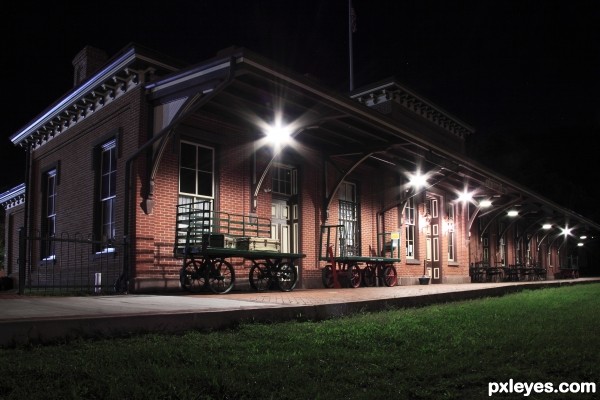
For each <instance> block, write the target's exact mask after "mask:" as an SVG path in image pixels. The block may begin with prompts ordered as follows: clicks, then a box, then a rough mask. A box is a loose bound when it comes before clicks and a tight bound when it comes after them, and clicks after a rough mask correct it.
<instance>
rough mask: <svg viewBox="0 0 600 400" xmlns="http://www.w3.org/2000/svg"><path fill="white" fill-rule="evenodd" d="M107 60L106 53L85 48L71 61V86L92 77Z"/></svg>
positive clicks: (89, 47)
mask: <svg viewBox="0 0 600 400" xmlns="http://www.w3.org/2000/svg"><path fill="white" fill-rule="evenodd" d="M106 60H108V56H107V54H106V52H104V51H103V50H100V49H97V48H95V47H92V46H85V47H84V48H83V50H81V51H80V52H79V53H77V55H76V56H75V58H74V59H73V69H74V74H73V86H78V85H79V84H80V83H81V82H83V81H85V80H86V79H87V78H89V77H90V76H92V75H93V74H94V73H95V72H96V71H98V70H99V69H100V67H102V66H103V65H104V64H105V63H106Z"/></svg>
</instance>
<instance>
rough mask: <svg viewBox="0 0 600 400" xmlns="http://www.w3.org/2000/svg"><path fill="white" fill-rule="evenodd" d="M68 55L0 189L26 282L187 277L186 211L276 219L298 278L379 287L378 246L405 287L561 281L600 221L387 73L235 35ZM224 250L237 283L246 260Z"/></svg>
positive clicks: (163, 282) (167, 284)
mask: <svg viewBox="0 0 600 400" xmlns="http://www.w3.org/2000/svg"><path fill="white" fill-rule="evenodd" d="M73 67H74V86H73V88H72V89H71V91H70V92H68V93H67V94H66V95H65V96H63V97H62V98H59V99H57V101H56V102H55V103H54V104H52V105H50V106H49V107H48V108H47V109H45V110H43V111H42V112H41V113H40V114H39V115H38V116H35V117H33V118H32V120H31V121H30V123H28V124H27V125H26V126H24V127H23V128H22V129H20V130H19V131H18V132H15V133H14V135H13V136H12V137H11V141H12V143H13V144H14V145H15V146H17V147H19V148H21V149H22V151H25V152H26V153H27V165H26V166H23V167H24V168H26V170H27V173H26V181H25V182H24V183H23V185H19V186H18V187H16V188H14V189H11V190H9V191H7V192H5V193H3V194H0V203H1V204H2V205H3V206H4V208H5V210H6V232H5V235H6V243H7V245H6V248H7V251H6V255H5V263H6V272H7V274H8V275H9V277H12V278H13V279H14V280H15V285H18V286H19V287H21V288H24V287H32V288H33V287H48V286H52V287H54V286H58V287H63V286H66V287H68V286H70V285H74V286H83V287H86V286H90V287H93V288H95V289H97V290H103V291H110V290H111V288H113V287H114V283H115V282H116V281H117V280H119V278H121V279H122V277H123V276H126V281H125V285H126V286H127V290H129V291H131V292H148V291H163V290H179V288H180V285H181V269H182V266H183V265H182V263H183V262H185V257H183V258H184V260H182V257H181V253H179V254H178V248H179V249H181V243H179V241H180V240H182V238H184V237H183V236H178V232H180V228H181V225H182V220H181V219H180V217H181V210H183V209H187V210H192V209H193V210H202V211H207V212H209V213H210V215H211V216H215V215H218V216H219V218H218V223H216V222H215V220H213V222H212V223H213V225H212V226H211V227H209V228H208V229H209V230H210V231H211V232H210V233H211V235H212V233H214V234H215V235H217V234H218V235H222V236H223V237H224V238H225V240H227V238H228V237H229V236H231V237H235V238H239V237H240V236H241V237H243V236H246V234H245V232H244V231H241V233H240V231H239V230H238V231H234V228H232V225H231V224H234V223H241V224H242V225H243V227H244V229H245V227H246V225H248V226H250V227H252V226H254V225H256V224H257V223H258V221H266V227H267V229H266V232H268V234H267V235H265V236H268V238H267V239H272V240H274V241H275V242H276V243H277V248H276V249H275V251H278V252H281V253H285V254H297V255H299V256H298V257H296V258H293V260H292V261H293V264H294V265H293V267H294V268H295V269H296V271H297V283H296V285H295V287H298V288H318V287H324V285H325V286H327V284H328V283H327V282H325V280H326V279H325V278H326V276H325V273H324V271H326V270H327V268H330V269H331V268H333V270H334V271H336V272H335V274H336V284H339V285H341V286H347V285H348V282H347V281H348V279H349V276H348V275H349V274H346V273H345V270H346V269H349V268H353V269H356V270H357V271H359V272H360V274H361V276H363V278H362V280H360V279H359V284H358V285H357V284H355V283H354V284H350V286H360V284H367V283H374V284H378V282H372V281H370V282H367V280H366V279H364V274H365V272H364V271H365V270H368V268H369V267H370V266H372V263H373V262H375V263H376V262H377V261H376V260H377V259H380V258H381V259H385V260H387V261H386V265H387V264H393V267H394V269H395V275H396V276H395V281H394V284H398V285H413V284H419V283H420V279H419V278H423V277H427V278H428V279H427V281H428V282H429V283H430V284H444V283H469V282H473V281H478V280H492V279H493V280H508V279H555V278H559V277H560V276H562V275H561V274H569V273H576V271H577V267H578V260H579V263H581V257H578V250H577V249H578V247H577V244H578V243H582V244H583V245H584V246H585V240H586V239H585V238H586V237H587V238H591V237H592V236H593V235H596V234H597V233H598V231H600V225H599V224H597V223H596V222H594V221H592V220H590V219H588V218H586V217H585V216H582V215H579V214H578V213H576V212H575V211H573V210H569V209H566V208H564V207H562V206H561V205H559V204H556V203H555V202H553V201H552V200H550V199H547V198H545V197H543V196H541V195H539V194H537V193H535V192H533V191H531V190H530V189H528V188H527V187H524V186H522V185H520V184H518V183H516V182H514V181H512V180H511V179H509V178H506V177H504V176H502V175H500V174H498V173H496V172H495V171H493V170H490V169H489V168H487V167H484V166H482V165H481V164H479V163H478V162H476V161H475V160H473V159H471V158H469V156H468V154H467V152H466V143H467V140H469V137H470V136H471V135H475V134H476V132H475V129H474V128H473V127H471V126H469V125H468V124H467V123H465V122H463V121H461V120H460V119H459V118H458V117H456V116H453V115H451V114H450V113H448V112H446V111H445V110H444V109H443V108H442V107H440V106H438V105H436V104H434V103H433V102H431V101H429V100H428V99H426V98H424V97H422V96H420V95H419V94H418V93H417V92H415V91H413V90H411V89H409V88H407V87H406V86H404V85H403V84H402V82H399V81H398V80H396V79H395V78H389V79H384V80H381V81H379V82H374V83H373V84H371V85H368V86H365V87H361V88H357V89H356V90H353V91H352V92H351V93H339V92H336V91H333V90H330V89H328V88H327V87H326V86H324V85H323V84H322V83H320V82H317V81H315V80H313V79H311V78H309V77H306V76H304V75H301V74H298V73H296V72H294V71H289V70H287V69H285V68H282V67H279V66H277V65H275V64H274V63H273V62H272V61H270V60H268V59H265V58H263V57H261V56H260V55H258V54H255V53H253V52H251V51H249V50H246V49H242V48H229V49H224V50H223V51H221V52H219V53H218V54H217V55H216V56H215V57H214V58H212V59H209V60H206V61H202V62H200V63H198V64H195V65H191V66H186V65H181V64H179V63H177V62H173V61H171V59H170V58H168V57H165V56H164V55H162V54H159V53H156V52H154V51H152V50H150V49H147V48H144V47H142V46H139V45H136V44H131V45H129V46H127V47H125V48H124V49H123V50H121V51H120V52H119V53H118V54H116V55H114V56H113V57H111V58H108V57H106V55H105V54H104V53H103V52H102V51H100V50H98V49H95V48H93V47H86V48H84V49H83V50H82V51H81V52H80V53H79V54H78V55H77V56H76V57H75V59H74V60H73ZM189 224H191V222H190V221H188V225H189ZM228 224H229V225H228ZM204 228H206V227H204ZM333 231H335V232H334V233H333V236H331V235H332V232H333ZM211 235H209V237H212V236H211ZM249 236H252V235H249ZM257 236H260V235H257ZM19 237H20V243H21V245H19ZM327 237H329V239H327ZM331 238H333V239H331ZM220 246H221V247H224V248H226V247H227V245H226V244H225V243H222V244H221V245H220ZM223 257H224V259H227V260H228V263H230V264H231V265H232V266H233V268H234V270H235V286H236V287H239V288H244V287H245V284H246V283H247V282H248V276H249V273H250V268H251V266H252V265H253V264H252V260H250V261H249V260H248V259H246V258H244V257H236V253H235V252H233V253H231V254H228V255H225V256H223ZM328 266H329V267H328ZM338 269H340V271H339V272H340V273H339V274H338V272H337V270H338ZM382 290H385V288H382Z"/></svg>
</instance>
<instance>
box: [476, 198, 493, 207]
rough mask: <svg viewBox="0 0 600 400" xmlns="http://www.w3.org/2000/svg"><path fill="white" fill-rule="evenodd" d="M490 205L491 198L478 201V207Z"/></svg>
mask: <svg viewBox="0 0 600 400" xmlns="http://www.w3.org/2000/svg"><path fill="white" fill-rule="evenodd" d="M491 206H492V202H491V200H481V201H480V202H479V207H481V208H487V207H491Z"/></svg>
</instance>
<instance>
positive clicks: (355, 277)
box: [347, 264, 361, 288]
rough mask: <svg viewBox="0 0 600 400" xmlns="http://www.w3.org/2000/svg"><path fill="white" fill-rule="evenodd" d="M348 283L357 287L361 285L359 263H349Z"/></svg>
mask: <svg viewBox="0 0 600 400" xmlns="http://www.w3.org/2000/svg"><path fill="white" fill-rule="evenodd" d="M347 274H348V284H349V285H350V287H353V288H357V287H359V286H360V276H361V273H360V267H359V266H358V264H350V265H348V271H347Z"/></svg>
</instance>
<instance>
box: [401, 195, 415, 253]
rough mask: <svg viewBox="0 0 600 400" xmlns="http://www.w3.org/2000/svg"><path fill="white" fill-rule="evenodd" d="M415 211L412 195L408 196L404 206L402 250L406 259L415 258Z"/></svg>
mask: <svg viewBox="0 0 600 400" xmlns="http://www.w3.org/2000/svg"><path fill="white" fill-rule="evenodd" d="M416 212H417V210H416V208H415V200H414V197H410V198H409V199H408V200H407V201H406V205H405V206H404V227H405V229H404V251H405V252H406V253H405V257H406V259H407V260H414V259H416V254H417V239H416V225H417V218H416V215H417V214H416Z"/></svg>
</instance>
